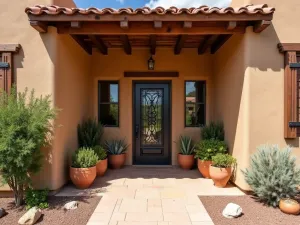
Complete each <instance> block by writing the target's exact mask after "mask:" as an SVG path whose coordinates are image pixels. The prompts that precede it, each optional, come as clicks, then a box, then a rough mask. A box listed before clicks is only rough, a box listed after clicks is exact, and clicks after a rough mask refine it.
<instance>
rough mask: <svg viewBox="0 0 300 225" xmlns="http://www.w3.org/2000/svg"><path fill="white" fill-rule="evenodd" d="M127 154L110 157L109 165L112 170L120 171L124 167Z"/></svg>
mask: <svg viewBox="0 0 300 225" xmlns="http://www.w3.org/2000/svg"><path fill="white" fill-rule="evenodd" d="M125 160H126V154H125V153H124V154H120V155H108V164H109V167H110V168H111V169H120V168H122V166H124V164H125Z"/></svg>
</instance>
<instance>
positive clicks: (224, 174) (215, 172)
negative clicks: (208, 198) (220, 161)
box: [209, 165, 232, 187]
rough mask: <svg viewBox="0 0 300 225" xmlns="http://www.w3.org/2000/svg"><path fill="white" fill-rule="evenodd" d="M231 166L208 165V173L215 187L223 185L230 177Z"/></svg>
mask: <svg viewBox="0 0 300 225" xmlns="http://www.w3.org/2000/svg"><path fill="white" fill-rule="evenodd" d="M231 173H232V168H231V167H228V168H219V167H214V166H212V165H210V167H209V174H210V177H211V179H212V180H213V181H214V184H215V186H216V187H225V186H226V185H227V182H228V181H229V179H230V176H231Z"/></svg>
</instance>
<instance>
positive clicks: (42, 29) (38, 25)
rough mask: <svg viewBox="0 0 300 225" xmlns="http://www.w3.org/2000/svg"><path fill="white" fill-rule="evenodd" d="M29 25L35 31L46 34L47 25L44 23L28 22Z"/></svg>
mask: <svg viewBox="0 0 300 225" xmlns="http://www.w3.org/2000/svg"><path fill="white" fill-rule="evenodd" d="M30 25H31V26H32V27H33V28H34V29H36V30H37V31H38V32H39V33H47V31H48V25H47V23H45V22H40V21H30Z"/></svg>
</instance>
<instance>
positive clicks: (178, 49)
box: [174, 35, 187, 55]
mask: <svg viewBox="0 0 300 225" xmlns="http://www.w3.org/2000/svg"><path fill="white" fill-rule="evenodd" d="M186 38H187V35H179V37H178V39H177V42H176V45H175V49H174V54H175V55H179V54H180V52H181V50H182V48H183V45H184V42H185V40H186Z"/></svg>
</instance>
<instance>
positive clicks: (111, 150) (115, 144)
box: [104, 139, 129, 155]
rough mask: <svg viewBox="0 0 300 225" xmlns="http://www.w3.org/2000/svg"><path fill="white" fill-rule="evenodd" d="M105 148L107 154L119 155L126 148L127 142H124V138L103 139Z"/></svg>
mask: <svg viewBox="0 0 300 225" xmlns="http://www.w3.org/2000/svg"><path fill="white" fill-rule="evenodd" d="M104 144H105V148H106V150H107V152H108V154H111V155H121V154H124V153H125V152H126V150H127V148H128V146H129V145H128V144H126V142H125V139H123V140H109V141H105V143H104Z"/></svg>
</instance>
